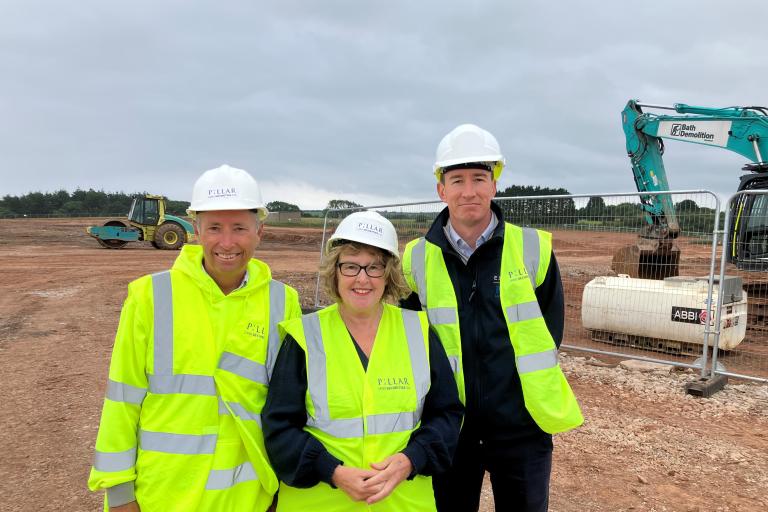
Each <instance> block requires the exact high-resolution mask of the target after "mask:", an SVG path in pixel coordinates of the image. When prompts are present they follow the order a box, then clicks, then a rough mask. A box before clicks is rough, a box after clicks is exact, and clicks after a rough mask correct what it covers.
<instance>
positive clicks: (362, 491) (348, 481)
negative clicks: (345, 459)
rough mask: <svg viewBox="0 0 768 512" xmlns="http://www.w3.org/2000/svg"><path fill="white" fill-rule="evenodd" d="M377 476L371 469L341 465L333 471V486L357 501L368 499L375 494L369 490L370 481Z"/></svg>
mask: <svg viewBox="0 0 768 512" xmlns="http://www.w3.org/2000/svg"><path fill="white" fill-rule="evenodd" d="M375 475H376V471H373V470H370V469H358V468H352V467H347V466H343V465H341V464H339V465H338V466H336V469H334V470H333V475H332V476H331V481H332V482H333V485H335V486H336V487H338V488H339V489H341V490H342V491H344V492H345V493H347V495H348V496H349V497H350V498H352V499H353V500H355V501H363V500H365V499H368V497H369V496H371V495H372V494H374V492H373V491H372V490H371V489H369V488H368V479H369V478H372V477H373V476H375Z"/></svg>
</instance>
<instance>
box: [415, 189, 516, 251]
mask: <svg viewBox="0 0 768 512" xmlns="http://www.w3.org/2000/svg"><path fill="white" fill-rule="evenodd" d="M491 211H492V212H493V214H494V215H496V218H497V219H498V221H499V223H498V224H497V225H496V229H495V230H494V231H493V235H491V238H489V239H488V241H487V242H486V244H488V243H491V242H493V241H494V239H496V238H499V239H501V240H503V239H504V213H503V212H502V211H501V208H500V207H499V205H497V204H496V201H491ZM449 216H450V213H449V212H448V207H447V206H446V207H445V208H443V211H441V212H440V213H439V214H438V216H437V218H436V219H435V221H434V222H433V223H432V225H431V226H430V227H429V230H428V231H427V234H426V235H425V238H426V239H427V242H430V243H433V244H435V245H437V246H438V247H440V248H441V249H442V250H444V251H449V252H454V253H455V252H456V251H455V250H454V248H453V247H452V246H451V243H450V242H449V241H448V238H446V236H445V231H443V227H445V225H446V224H447V223H448V218H449Z"/></svg>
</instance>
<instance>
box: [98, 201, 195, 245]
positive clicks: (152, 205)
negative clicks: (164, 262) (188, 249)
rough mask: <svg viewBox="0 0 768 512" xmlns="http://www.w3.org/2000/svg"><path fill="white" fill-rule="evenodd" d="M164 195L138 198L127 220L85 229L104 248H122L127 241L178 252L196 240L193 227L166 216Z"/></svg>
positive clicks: (182, 220)
mask: <svg viewBox="0 0 768 512" xmlns="http://www.w3.org/2000/svg"><path fill="white" fill-rule="evenodd" d="M165 201H166V199H165V197H163V196H155V195H150V194H146V195H144V196H143V197H135V198H134V199H133V203H132V204H131V209H130V211H129V212H128V219H110V220H108V221H106V222H105V223H104V224H103V225H101V226H90V227H88V228H86V231H87V233H88V234H89V235H91V236H92V237H94V238H95V239H96V240H97V241H98V242H99V244H100V245H101V246H102V247H106V248H107V249H121V248H122V247H123V246H125V244H127V243H128V242H139V241H142V240H146V241H148V242H150V243H151V244H152V246H153V247H154V248H156V249H167V250H178V249H181V246H182V245H184V244H185V243H187V242H191V241H193V240H194V239H195V231H194V228H193V227H192V224H191V223H190V222H188V221H186V220H184V219H182V218H180V217H176V216H175V215H168V214H166V213H165V212H166V203H165Z"/></svg>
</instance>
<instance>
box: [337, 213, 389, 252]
mask: <svg viewBox="0 0 768 512" xmlns="http://www.w3.org/2000/svg"><path fill="white" fill-rule="evenodd" d="M337 240H348V241H350V242H360V243H363V244H368V245H372V246H374V247H378V248H379V249H383V250H385V251H387V252H388V253H390V254H391V255H392V256H394V257H395V258H397V259H398V260H399V259H400V253H399V252H398V250H397V233H396V232H395V226H393V225H392V223H391V222H389V221H388V220H387V219H386V218H385V217H384V216H382V215H381V214H379V213H376V212H371V211H363V212H355V213H352V214H350V215H349V216H347V217H345V218H344V220H342V221H341V222H340V223H339V225H338V226H336V231H335V232H334V233H333V234H332V235H331V238H329V239H328V243H327V244H326V247H325V250H326V251H329V250H330V249H331V247H333V245H334V242H335V241H337Z"/></svg>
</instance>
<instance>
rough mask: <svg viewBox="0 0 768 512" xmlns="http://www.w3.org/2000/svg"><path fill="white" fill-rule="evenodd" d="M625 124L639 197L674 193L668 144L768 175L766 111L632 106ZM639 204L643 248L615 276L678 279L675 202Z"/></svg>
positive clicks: (660, 199)
mask: <svg viewBox="0 0 768 512" xmlns="http://www.w3.org/2000/svg"><path fill="white" fill-rule="evenodd" d="M642 107H648V108H654V109H663V110H671V111H674V112H675V114H673V115H660V114H655V113H646V112H643V110H642ZM621 120H622V126H623V128H624V135H625V137H626V145H627V154H628V156H629V158H630V161H631V162H632V173H633V175H634V179H635V185H636V187H637V190H638V191H639V192H664V191H668V190H669V183H668V181H667V174H666V171H665V169H664V161H663V155H664V141H663V139H672V140H679V141H683V142H692V143H695V144H702V145H705V146H714V147H719V148H723V149H727V150H729V151H733V152H735V153H738V154H740V155H742V156H744V157H746V158H747V159H749V160H750V161H751V162H752V163H750V164H747V165H745V166H744V167H743V169H744V170H747V171H752V172H755V173H762V172H765V171H768V162H765V161H764V160H763V155H765V154H768V111H766V109H764V108H763V107H726V108H709V107H697V106H692V105H685V104H682V103H676V104H674V105H672V106H664V105H653V104H644V103H640V102H639V101H637V100H630V101H629V102H628V103H627V105H626V107H625V108H624V110H623V111H622V115H621ZM742 188H744V187H743V186H742V187H740V188H739V190H741V189H742ZM640 201H641V204H642V208H643V214H644V218H645V225H644V226H643V228H642V230H641V232H640V238H639V240H638V245H637V247H634V248H624V249H622V250H621V251H620V252H619V253H617V255H616V256H615V257H614V270H617V271H618V272H620V273H628V274H630V275H632V276H633V277H644V278H656V279H660V278H664V277H668V276H671V275H677V266H678V260H679V249H678V248H677V247H676V245H675V243H674V240H675V238H677V236H678V235H679V233H680V225H679V223H678V221H677V215H676V213H675V207H674V203H673V202H672V198H671V197H669V196H668V195H664V194H661V195H642V196H640ZM617 259H618V264H617Z"/></svg>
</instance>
